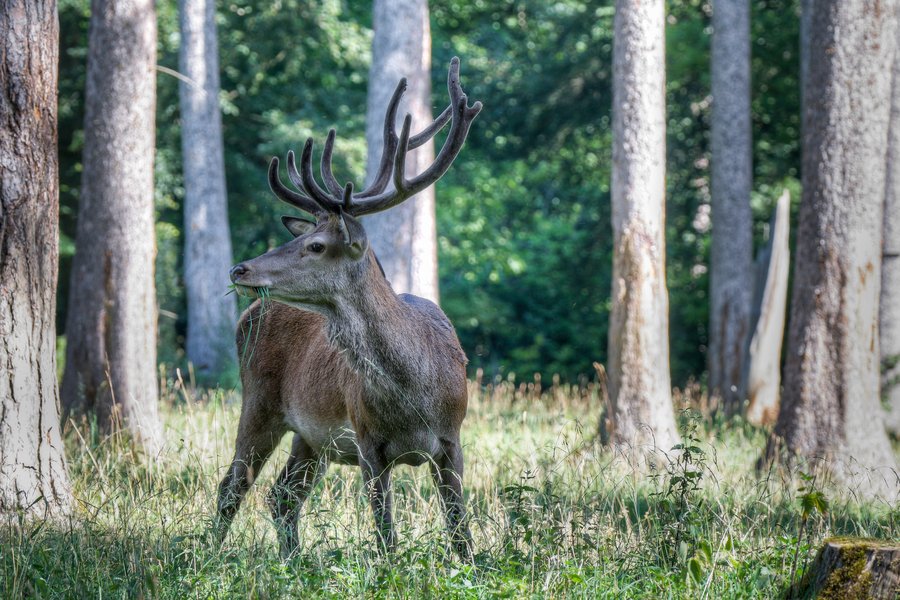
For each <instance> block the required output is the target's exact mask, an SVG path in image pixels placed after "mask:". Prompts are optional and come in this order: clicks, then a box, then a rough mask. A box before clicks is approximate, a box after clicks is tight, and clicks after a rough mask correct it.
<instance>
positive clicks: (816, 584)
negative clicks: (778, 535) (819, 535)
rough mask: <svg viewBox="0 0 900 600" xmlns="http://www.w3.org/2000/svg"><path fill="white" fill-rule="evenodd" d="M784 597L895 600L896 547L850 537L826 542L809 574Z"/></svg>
mask: <svg viewBox="0 0 900 600" xmlns="http://www.w3.org/2000/svg"><path fill="white" fill-rule="evenodd" d="M787 597H788V598H820V599H821V600H831V599H832V598H834V599H838V598H839V599H842V600H844V599H846V600H854V599H856V598H860V599H862V598H872V599H874V600H896V599H897V598H898V597H900V544H898V543H897V542H887V541H884V540H868V539H853V538H835V539H830V540H826V541H825V545H824V546H823V547H822V549H821V550H820V551H819V554H818V556H816V560H815V562H814V563H813V564H812V566H811V567H810V569H809V571H808V572H807V573H806V575H804V576H803V579H802V580H801V581H800V583H799V584H798V585H797V587H796V588H794V589H793V590H789V592H788V594H787Z"/></svg>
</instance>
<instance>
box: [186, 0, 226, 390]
mask: <svg viewBox="0 0 900 600" xmlns="http://www.w3.org/2000/svg"><path fill="white" fill-rule="evenodd" d="M180 12H181V50H180V54H179V68H180V70H181V73H182V74H183V75H184V76H185V77H187V78H188V79H190V83H188V82H185V81H182V82H181V83H180V85H179V91H180V96H181V147H182V154H183V155H184V192H185V194H184V284H185V288H186V289H187V310H188V324H187V342H186V346H187V357H188V360H190V361H191V362H193V363H194V367H195V368H196V372H197V374H198V375H199V376H200V378H201V381H205V382H210V383H214V382H215V378H216V377H217V376H218V375H221V374H222V373H223V372H224V371H226V370H227V369H229V368H231V367H233V366H234V364H235V362H236V359H237V357H236V354H235V348H234V341H233V340H234V328H235V319H236V314H237V305H236V303H235V299H234V296H233V295H226V293H227V291H228V284H229V279H228V269H229V268H230V267H231V262H232V253H231V237H230V234H229V231H228V198H227V196H226V193H225V159H224V155H223V150H222V117H221V114H220V112H219V59H218V55H217V53H218V48H219V46H218V41H217V38H216V5H215V2H214V0H180Z"/></svg>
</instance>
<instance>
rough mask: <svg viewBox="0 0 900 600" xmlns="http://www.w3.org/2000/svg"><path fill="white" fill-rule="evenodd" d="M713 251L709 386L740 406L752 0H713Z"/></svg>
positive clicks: (746, 315)
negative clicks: (750, 0)
mask: <svg viewBox="0 0 900 600" xmlns="http://www.w3.org/2000/svg"><path fill="white" fill-rule="evenodd" d="M711 66H712V96H713V105H712V161H711V168H712V180H711V186H712V223H713V227H712V257H711V261H710V336H709V355H708V356H709V388H710V393H711V394H713V395H715V396H717V397H718V398H720V399H721V401H722V402H723V405H724V408H725V410H726V411H727V412H729V413H732V414H733V413H736V412H738V411H739V410H740V407H741V402H743V400H744V398H743V397H742V394H741V391H742V390H741V371H742V367H743V364H744V351H745V349H746V347H747V338H748V336H749V334H750V308H751V306H750V301H751V293H752V290H751V287H750V286H748V285H747V280H748V278H749V277H750V273H751V270H752V269H751V263H752V260H753V239H752V235H751V233H752V232H751V228H752V215H751V214H750V189H751V187H752V184H753V173H752V159H751V151H752V149H751V141H752V140H751V132H750V2H749V0H715V1H714V2H713V35H712V65H711Z"/></svg>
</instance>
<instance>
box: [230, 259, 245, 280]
mask: <svg viewBox="0 0 900 600" xmlns="http://www.w3.org/2000/svg"><path fill="white" fill-rule="evenodd" d="M249 270H250V267H248V266H247V265H246V264H244V263H240V264H237V265H234V266H233V267H231V283H237V280H238V279H240V278H241V276H243V275H246V274H247V272H248V271H249Z"/></svg>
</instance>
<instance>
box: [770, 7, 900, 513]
mask: <svg viewBox="0 0 900 600" xmlns="http://www.w3.org/2000/svg"><path fill="white" fill-rule="evenodd" d="M895 8H896V7H895V3H891V4H890V5H889V6H888V5H884V6H882V9H881V10H876V9H874V8H873V7H872V6H871V4H870V3H869V2H868V1H865V0H828V1H824V0H820V1H819V2H817V4H816V10H815V11H814V12H813V14H812V15H811V20H810V24H809V41H808V43H809V65H808V69H809V72H808V74H807V78H806V81H807V87H806V92H805V102H806V104H805V106H804V126H803V131H804V134H803V197H802V202H801V205H800V215H799V226H798V232H797V250H796V256H797V259H796V262H795V265H796V267H795V274H794V287H793V293H792V303H791V319H790V331H789V335H788V352H787V363H786V365H785V384H784V395H783V397H782V404H781V410H780V412H779V415H778V422H777V424H776V427H775V432H774V436H773V438H772V439H771V440H770V443H769V452H768V456H769V457H773V456H774V450H776V447H777V446H778V445H779V444H780V443H782V442H783V444H784V446H785V449H786V450H787V451H788V453H789V455H798V456H800V457H803V458H805V459H807V460H810V461H812V460H815V461H817V463H816V465H815V466H823V467H826V468H827V469H829V470H830V471H832V473H833V474H834V475H835V477H836V478H837V479H838V480H839V481H841V482H842V483H843V484H844V485H847V486H849V487H851V488H852V489H854V490H855V491H856V492H857V493H859V494H864V495H874V494H884V495H885V496H888V497H890V498H893V497H896V496H897V493H898V490H900V486H898V485H897V479H896V474H895V471H894V470H895V469H896V468H897V462H896V460H895V458H894V456H893V454H892V452H891V447H890V444H889V442H888V439H887V435H886V434H885V429H884V419H883V411H882V410H881V407H880V404H879V358H880V350H879V337H878V300H879V294H880V288H881V235H882V226H883V214H884V211H883V206H884V202H883V201H884V190H885V161H886V156H887V129H888V116H889V109H890V102H889V101H888V99H889V98H890V77H888V76H886V73H889V72H890V68H891V62H892V60H893V56H894V48H895V42H896V33H897V32H896V17H895ZM822 459H824V462H822Z"/></svg>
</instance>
